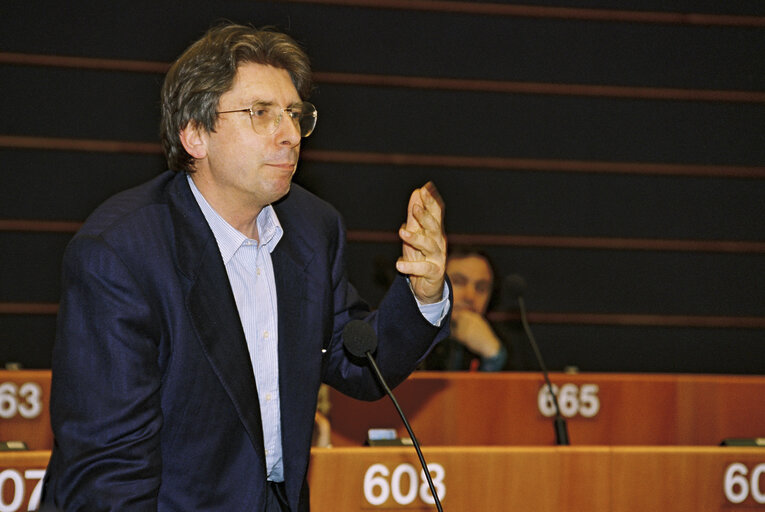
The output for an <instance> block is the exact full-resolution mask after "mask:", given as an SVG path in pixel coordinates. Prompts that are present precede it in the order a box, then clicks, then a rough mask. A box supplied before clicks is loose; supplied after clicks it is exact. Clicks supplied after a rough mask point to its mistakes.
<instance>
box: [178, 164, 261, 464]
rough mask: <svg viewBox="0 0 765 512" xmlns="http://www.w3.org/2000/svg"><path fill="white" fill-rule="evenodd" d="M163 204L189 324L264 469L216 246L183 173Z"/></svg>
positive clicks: (254, 399) (250, 381)
mask: <svg viewBox="0 0 765 512" xmlns="http://www.w3.org/2000/svg"><path fill="white" fill-rule="evenodd" d="M169 203H170V211H171V212H172V215H173V223H174V227H175V242H176V243H175V250H176V251H177V254H176V261H177V262H178V267H179V270H180V272H181V273H182V274H183V276H184V277H186V279H187V281H186V283H185V290H184V294H185V301H186V308H187V310H188V313H189V317H190V318H191V323H192V325H193V327H194V330H195V332H196V333H197V337H198V339H199V342H200V343H201V345H202V350H203V352H204V354H205V356H206V357H207V359H208V361H209V362H210V365H211V366H212V368H213V370H214V372H215V374H216V375H217V376H218V379H220V381H221V383H222V385H223V387H224V389H225V390H226V392H227V393H228V395H229V397H230V399H231V401H232V402H233V404H234V407H235V408H236V410H237V412H238V413H239V416H240V417H241V418H242V423H243V424H244V426H245V428H246V429H247V432H248V434H249V436H250V440H251V441H252V444H253V446H254V448H255V450H256V452H257V453H258V455H259V456H260V459H261V460H263V461H264V465H265V450H264V447H263V427H262V422H261V417H260V406H259V403H258V396H257V388H256V385H255V377H254V375H253V370H252V363H251V362H250V355H249V352H248V350H247V342H246V341H245V337H244V331H243V330H242V325H241V321H240V319H239V313H238V312H237V308H236V302H235V300H234V295H233V292H232V291H231V285H230V283H229V280H228V274H227V273H226V268H225V266H224V265H223V260H222V259H221V256H220V251H219V250H218V244H217V243H216V241H215V237H214V236H213V234H212V231H211V230H210V227H209V226H208V225H207V221H206V220H205V218H204V215H202V212H201V210H200V209H199V205H198V204H197V203H196V200H195V199H194V196H193V195H192V193H191V190H190V189H189V185H188V183H187V182H186V176H185V174H183V173H179V175H178V176H177V177H176V179H175V180H174V181H173V183H172V184H171V187H170V199H169ZM264 471H265V466H264Z"/></svg>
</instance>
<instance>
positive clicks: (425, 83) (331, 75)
mask: <svg viewBox="0 0 765 512" xmlns="http://www.w3.org/2000/svg"><path fill="white" fill-rule="evenodd" d="M0 64H11V65H24V66H45V67H62V68H75V69H91V70H101V71H126V72H133V73H156V74H164V73H165V72H167V70H168V68H169V67H170V65H169V64H168V63H165V62H151V61H136V60H116V59H98V58H90V57H69V56H59V55H39V54H26V53H11V52H0ZM313 77H314V80H315V81H316V82H317V83H326V84H338V85H357V86H366V87H403V88H411V89H429V90H446V91H466V92H490V93H504V94H535V95H548V96H584V97H600V98H631V99H650V100H667V101H712V102H729V103H765V93H763V92H759V91H734V90H704V89H679V88H671V87H629V86H617V85H589V84H565V83H564V84H558V83H541V82H511V81H499V80H472V79H452V78H434V77H417V76H395V75H374V74H359V73H337V72H321V71H316V72H314V73H313Z"/></svg>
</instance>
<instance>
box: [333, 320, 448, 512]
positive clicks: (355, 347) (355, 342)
mask: <svg viewBox="0 0 765 512" xmlns="http://www.w3.org/2000/svg"><path fill="white" fill-rule="evenodd" d="M343 344H344V345H345V348H347V349H348V351H349V352H350V353H351V354H353V355H354V356H356V357H365V356H366V358H367V361H369V364H370V365H371V366H372V370H373V371H374V374H375V375H376V376H377V381H378V382H379V383H380V384H381V385H382V387H383V389H384V390H385V393H386V394H387V395H388V396H389V397H390V399H391V401H392V402H393V405H394V406H395V407H396V411H397V412H398V415H399V416H401V421H402V422H403V423H404V426H405V427H406V431H407V432H408V433H409V437H410V438H411V439H412V445H414V449H415V450H416V451H417V457H418V458H419V459H420V465H421V466H422V470H423V472H424V473H425V479H426V480H427V481H428V487H430V494H432V495H433V500H434V501H435V503H436V509H438V512H443V509H442V508H441V500H439V499H438V493H437V492H436V487H435V485H433V478H432V477H431V476H430V471H429V470H428V465H427V464H426V463H425V457H424V456H423V455H422V450H421V449H420V443H419V442H418V441H417V438H416V437H415V435H414V431H413V430H412V427H411V426H409V422H408V421H407V419H406V416H404V411H402V410H401V406H399V405H398V400H396V397H395V396H394V395H393V391H391V390H390V388H389V387H388V384H387V383H386V382H385V378H384V377H383V375H382V372H380V368H379V367H378V366H377V362H376V361H375V358H374V357H372V351H373V350H374V349H375V348H377V334H376V333H375V331H374V329H373V328H372V326H371V325H369V324H368V323H366V322H364V321H362V320H351V321H350V322H348V324H347V325H346V326H345V329H343Z"/></svg>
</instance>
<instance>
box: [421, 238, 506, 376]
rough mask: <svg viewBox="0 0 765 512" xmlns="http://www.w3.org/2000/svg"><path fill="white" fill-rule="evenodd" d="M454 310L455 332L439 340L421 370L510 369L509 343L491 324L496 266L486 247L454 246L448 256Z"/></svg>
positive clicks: (452, 329)
mask: <svg viewBox="0 0 765 512" xmlns="http://www.w3.org/2000/svg"><path fill="white" fill-rule="evenodd" d="M446 273H447V274H448V276H449V279H450V280H451V283H452V289H453V293H454V310H453V311H452V319H451V336H450V337H449V338H448V339H446V340H444V341H442V342H441V343H439V344H438V345H437V346H436V347H435V348H434V349H433V351H432V352H431V353H430V355H429V356H428V357H427V358H426V359H425V361H424V362H423V364H422V365H421V366H420V368H419V369H420V370H478V371H484V372H496V371H501V370H506V369H508V368H507V366H508V348H509V347H508V344H507V341H506V340H503V339H502V337H501V336H500V335H498V334H497V330H496V329H495V328H494V327H492V326H491V325H490V324H489V321H488V320H487V318H486V311H487V310H488V307H489V301H490V299H491V297H492V292H493V290H494V269H493V268H492V265H491V262H490V261H489V257H488V255H487V254H485V253H484V252H483V251H481V250H480V249H477V248H472V247H454V248H452V249H451V250H450V253H449V256H448V258H447V260H446Z"/></svg>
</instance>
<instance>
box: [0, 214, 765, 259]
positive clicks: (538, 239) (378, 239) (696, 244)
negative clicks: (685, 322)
mask: <svg viewBox="0 0 765 512" xmlns="http://www.w3.org/2000/svg"><path fill="white" fill-rule="evenodd" d="M81 225H82V223H81V222H75V221H48V220H25V219H16V220H14V219H0V231H22V232H36V233H68V232H70V233H74V232H75V231H77V230H78V229H79V228H80V226H81ZM347 238H348V241H349V242H361V243H364V242H368V243H399V241H400V240H399V238H398V234H397V233H395V232H389V231H370V230H348V233H347ZM449 242H450V243H453V244H458V245H478V246H481V245H483V246H506V247H546V248H557V249H603V250H616V251H675V252H717V253H738V254H765V242H753V241H743V240H658V239H648V238H602V237H566V236H526V235H504V234H460V233H450V234H449Z"/></svg>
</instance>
